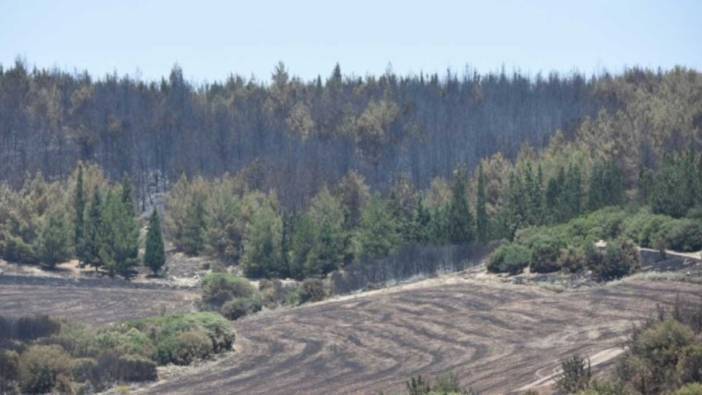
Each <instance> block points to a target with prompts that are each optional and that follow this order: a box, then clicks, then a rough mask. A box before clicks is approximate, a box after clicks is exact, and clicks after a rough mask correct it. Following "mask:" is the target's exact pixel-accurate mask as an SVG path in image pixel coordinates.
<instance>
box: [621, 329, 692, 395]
mask: <svg viewBox="0 0 702 395" xmlns="http://www.w3.org/2000/svg"><path fill="white" fill-rule="evenodd" d="M694 341H695V334H694V332H693V331H692V330H691V329H690V328H689V327H687V326H685V325H683V324H682V323H680V322H678V321H675V320H665V321H661V322H656V323H653V324H651V325H649V326H648V327H646V328H644V329H643V330H640V331H639V332H638V333H636V332H635V333H634V336H633V337H632V340H631V341H630V342H629V344H628V347H627V353H626V354H625V355H624V357H623V358H622V360H621V362H620V366H619V368H618V372H619V374H620V376H621V378H622V379H623V380H624V381H627V382H629V383H630V384H631V385H632V386H633V387H634V388H635V389H636V390H637V391H639V392H643V393H651V394H652V393H663V392H666V391H667V390H669V389H671V387H673V386H674V385H675V383H676V382H677V375H678V371H677V369H678V364H679V361H680V360H681V359H682V358H681V356H682V355H683V350H685V349H686V348H687V347H688V346H690V345H692V344H693V342H694Z"/></svg>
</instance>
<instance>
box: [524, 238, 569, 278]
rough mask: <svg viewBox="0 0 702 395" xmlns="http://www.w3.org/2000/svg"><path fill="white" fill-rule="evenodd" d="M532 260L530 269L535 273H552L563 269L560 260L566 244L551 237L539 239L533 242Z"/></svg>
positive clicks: (531, 245) (531, 246)
mask: <svg viewBox="0 0 702 395" xmlns="http://www.w3.org/2000/svg"><path fill="white" fill-rule="evenodd" d="M529 247H530V248H531V259H530V261H529V269H531V271H532V272H533V273H551V272H555V271H558V270H560V269H561V266H560V262H559V258H560V255H561V249H562V248H564V247H565V244H564V243H563V242H562V241H561V240H558V239H556V238H553V237H549V236H542V237H537V238H534V239H533V240H531V244H530V246H529Z"/></svg>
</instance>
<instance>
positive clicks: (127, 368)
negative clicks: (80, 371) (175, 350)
mask: <svg viewBox="0 0 702 395" xmlns="http://www.w3.org/2000/svg"><path fill="white" fill-rule="evenodd" d="M95 372H96V373H95V374H96V376H98V377H100V379H101V380H102V381H103V382H114V381H150V380H156V379H157V378H158V373H157V370H156V363H154V361H152V360H150V359H148V358H144V357H142V356H140V355H119V354H114V353H106V354H103V355H101V356H100V358H99V359H98V361H97V366H96V368H95Z"/></svg>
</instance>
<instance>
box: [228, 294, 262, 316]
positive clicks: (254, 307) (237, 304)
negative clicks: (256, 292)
mask: <svg viewBox="0 0 702 395" xmlns="http://www.w3.org/2000/svg"><path fill="white" fill-rule="evenodd" d="M262 307H263V306H262V304H261V299H260V298H257V297H248V298H242V297H240V298H236V299H232V300H230V301H228V302H226V303H225V304H223V305H222V308H221V309H220V313H221V314H222V315H223V316H224V317H226V318H227V319H229V320H237V319H239V318H241V317H244V316H246V315H249V314H253V313H256V312H258V311H261V308H262Z"/></svg>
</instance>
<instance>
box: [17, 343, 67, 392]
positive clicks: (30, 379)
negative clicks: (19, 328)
mask: <svg viewBox="0 0 702 395" xmlns="http://www.w3.org/2000/svg"><path fill="white" fill-rule="evenodd" d="M72 365H73V363H72V361H71V357H70V356H69V355H68V354H66V352H65V351H64V350H63V349H62V348H61V347H59V346H55V345H53V346H39V345H37V346H30V347H29V348H28V349H27V350H26V351H25V352H23V353H22V355H21V356H20V360H19V379H20V380H19V381H20V388H21V389H22V392H24V393H33V394H36V393H39V394H43V393H48V392H52V391H53V390H54V387H55V386H56V385H57V384H58V382H59V376H63V377H70V376H71V368H72Z"/></svg>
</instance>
